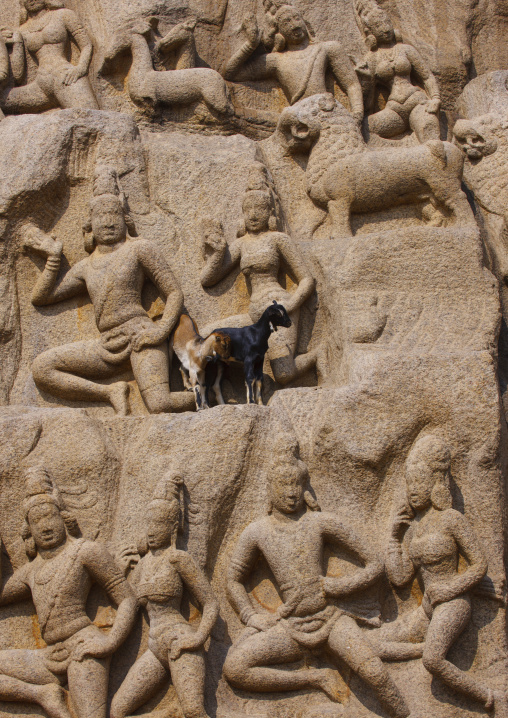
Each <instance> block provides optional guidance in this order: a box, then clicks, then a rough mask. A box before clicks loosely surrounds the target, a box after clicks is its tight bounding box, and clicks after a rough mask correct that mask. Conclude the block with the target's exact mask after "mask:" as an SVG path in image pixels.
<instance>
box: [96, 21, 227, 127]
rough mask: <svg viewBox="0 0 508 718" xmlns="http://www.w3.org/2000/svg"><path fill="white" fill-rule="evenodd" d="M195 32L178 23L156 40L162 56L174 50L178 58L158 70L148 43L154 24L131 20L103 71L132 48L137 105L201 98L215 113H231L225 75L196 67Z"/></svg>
mask: <svg viewBox="0 0 508 718" xmlns="http://www.w3.org/2000/svg"><path fill="white" fill-rule="evenodd" d="M192 32H193V28H192V26H191V25H188V24H180V25H176V26H175V27H174V28H173V29H172V30H171V31H170V32H169V33H168V34H167V35H166V36H165V37H163V38H162V39H161V40H159V41H158V42H157V44H156V52H157V54H158V55H159V56H160V55H164V54H166V55H167V54H168V53H170V52H172V53H176V55H177V58H176V67H175V69H174V70H155V69H154V65H153V59H152V55H151V53H150V45H149V41H150V40H151V38H152V26H151V25H150V24H149V23H148V22H147V21H146V20H143V19H140V20H134V21H131V22H129V23H127V25H126V26H125V27H124V28H123V29H122V31H121V32H119V33H118V34H117V36H116V38H115V40H114V42H113V45H112V47H111V48H110V49H109V50H108V52H107V54H106V57H105V59H104V65H103V72H105V71H106V70H107V68H108V67H109V66H110V64H111V62H112V61H113V60H114V59H115V57H116V56H117V55H118V54H119V53H120V52H122V51H124V50H130V52H131V55H132V64H131V68H130V72H129V77H128V90H129V95H130V97H131V99H132V101H133V102H135V103H136V104H139V105H142V106H148V107H155V106H157V105H158V104H167V105H190V104H191V103H193V102H200V101H201V102H204V103H205V105H206V106H207V107H208V108H209V109H210V110H211V111H212V112H215V113H218V114H219V115H226V116H227V115H232V114H233V106H232V105H231V102H230V100H229V97H228V92H227V88H226V83H225V82H224V80H223V78H222V77H221V76H220V75H219V73H218V72H216V71H215V70H212V69H211V68H209V67H194V64H195V59H196V57H195V48H194V38H193V34H192Z"/></svg>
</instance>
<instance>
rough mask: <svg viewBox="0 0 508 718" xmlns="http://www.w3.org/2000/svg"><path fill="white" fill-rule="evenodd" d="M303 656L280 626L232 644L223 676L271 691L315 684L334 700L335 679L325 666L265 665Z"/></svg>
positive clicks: (245, 686)
mask: <svg viewBox="0 0 508 718" xmlns="http://www.w3.org/2000/svg"><path fill="white" fill-rule="evenodd" d="M302 657H303V653H302V650H301V648H300V646H299V645H298V643H297V642H296V641H294V640H293V639H292V638H291V636H289V635H288V634H287V633H286V631H285V630H284V629H283V628H281V627H280V626H275V627H274V628H270V629H269V630H268V631H263V632H262V633H256V634H254V635H253V636H249V637H248V638H245V639H244V640H242V641H241V643H240V644H238V645H236V646H235V645H233V646H232V647H231V648H230V649H229V652H228V655H227V657H226V662H225V664H224V676H225V677H226V679H227V680H228V681H229V682H230V683H231V684H232V685H233V686H235V687H236V688H239V689H241V690H246V691H258V692H260V693H271V692H274V691H298V690H301V689H302V688H318V689H320V690H322V691H323V692H324V693H326V695H328V696H329V697H330V698H332V700H335V701H337V700H338V690H337V689H338V685H339V683H338V680H336V679H335V678H334V674H335V672H334V671H330V670H329V669H328V670H327V669H317V668H316V669H303V670H298V671H291V670H285V669H282V668H272V667H269V666H270V664H287V663H294V662H295V661H299V660H300V659H301V658H302Z"/></svg>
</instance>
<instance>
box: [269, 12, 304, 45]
mask: <svg viewBox="0 0 508 718" xmlns="http://www.w3.org/2000/svg"><path fill="white" fill-rule="evenodd" d="M275 18H276V20H277V25H278V29H279V32H280V34H281V35H282V37H283V38H284V39H285V41H286V42H287V44H288V45H299V44H300V43H301V42H303V41H304V40H305V39H306V38H307V37H308V32H307V27H306V25H305V22H304V19H303V17H302V16H301V15H300V13H299V12H297V11H296V10H295V9H294V8H291V7H288V6H284V7H282V8H281V9H280V10H279V11H278V12H277V14H276V16H275Z"/></svg>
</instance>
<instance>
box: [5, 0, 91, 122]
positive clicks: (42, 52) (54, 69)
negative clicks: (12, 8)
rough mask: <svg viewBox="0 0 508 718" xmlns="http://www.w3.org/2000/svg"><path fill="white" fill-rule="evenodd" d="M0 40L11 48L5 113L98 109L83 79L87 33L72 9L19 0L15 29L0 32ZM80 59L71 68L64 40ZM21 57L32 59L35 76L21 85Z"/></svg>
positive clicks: (56, 1)
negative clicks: (72, 44) (72, 45)
mask: <svg viewBox="0 0 508 718" xmlns="http://www.w3.org/2000/svg"><path fill="white" fill-rule="evenodd" d="M2 35H3V40H4V42H6V43H7V44H10V45H12V53H11V58H10V59H11V67H12V74H13V76H14V80H15V82H16V84H17V85H19V87H13V88H11V89H9V90H8V91H7V93H6V94H5V95H4V96H3V98H2V100H1V102H0V104H1V106H2V108H3V110H4V112H6V113H15V114H20V113H25V112H43V111H44V110H48V109H51V108H55V107H60V108H62V109H68V108H80V109H89V110H94V109H98V105H97V100H96V99H95V95H94V93H93V90H92V86H91V84H90V80H89V79H88V70H89V67H90V61H91V59H92V51H93V46H92V42H91V40H90V38H89V36H88V33H87V31H86V30H85V28H84V26H83V25H82V23H81V21H80V19H79V18H78V16H77V15H76V13H75V12H74V11H73V10H68V9H67V8H66V7H65V5H64V3H63V2H62V0H22V11H21V19H20V27H19V29H17V30H7V29H3V30H2ZM71 40H72V41H73V42H75V43H76V45H77V46H78V48H79V50H80V56H79V59H78V62H77V64H76V65H73V64H72V63H71V62H69V61H68V59H67V51H68V47H69V43H70V41H71ZM27 53H29V54H30V56H31V57H33V58H34V60H35V62H36V64H37V72H36V75H35V78H34V80H33V81H31V82H29V83H28V84H26V85H23V84H22V83H23V80H24V78H25V74H26V67H27Z"/></svg>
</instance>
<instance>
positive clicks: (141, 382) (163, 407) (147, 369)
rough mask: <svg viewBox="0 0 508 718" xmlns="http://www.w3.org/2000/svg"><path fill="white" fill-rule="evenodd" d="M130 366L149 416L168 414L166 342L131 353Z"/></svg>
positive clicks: (169, 400)
mask: <svg viewBox="0 0 508 718" xmlns="http://www.w3.org/2000/svg"><path fill="white" fill-rule="evenodd" d="M131 366H132V371H133V373H134V378H135V379H136V381H137V383H138V387H139V391H140V392H141V396H142V397H143V401H144V402H145V404H146V408H147V409H148V411H149V412H150V414H162V413H166V412H170V411H171V408H172V407H171V396H170V391H169V358H168V347H167V342H164V343H163V344H160V345H159V346H157V347H145V349H142V350H141V351H140V352H132V354H131Z"/></svg>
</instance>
